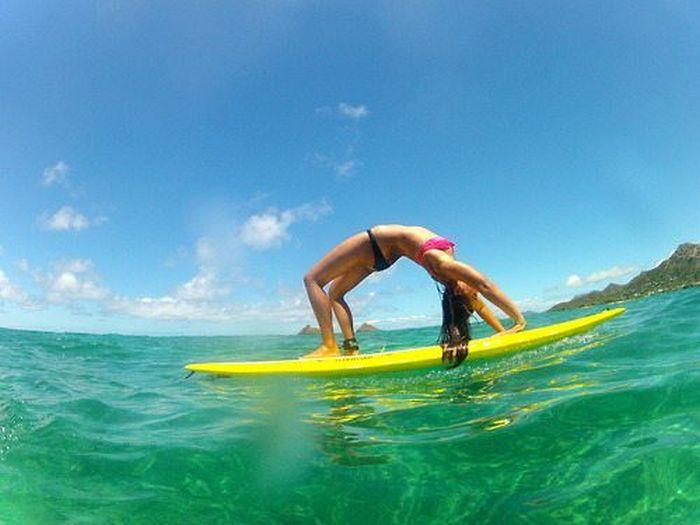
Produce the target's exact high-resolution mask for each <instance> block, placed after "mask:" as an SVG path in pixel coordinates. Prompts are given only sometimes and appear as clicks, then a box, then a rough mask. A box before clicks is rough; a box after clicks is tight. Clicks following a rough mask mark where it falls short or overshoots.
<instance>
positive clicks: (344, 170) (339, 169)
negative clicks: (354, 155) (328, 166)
mask: <svg viewBox="0 0 700 525" xmlns="http://www.w3.org/2000/svg"><path fill="white" fill-rule="evenodd" d="M356 165H357V161H354V160H348V161H345V162H342V163H340V164H338V165H336V166H335V173H336V175H338V177H340V178H346V177H349V176H350V175H352V173H353V171H354V170H355V167H356Z"/></svg>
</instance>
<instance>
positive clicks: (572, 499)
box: [0, 289, 700, 525]
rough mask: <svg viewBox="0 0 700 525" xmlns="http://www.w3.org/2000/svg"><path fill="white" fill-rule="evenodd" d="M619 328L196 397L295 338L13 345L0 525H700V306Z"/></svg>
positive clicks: (411, 335)
mask: <svg viewBox="0 0 700 525" xmlns="http://www.w3.org/2000/svg"><path fill="white" fill-rule="evenodd" d="M626 306H627V307H628V312H627V313H626V314H625V315H624V316H622V317H619V318H616V319H614V320H613V321H611V322H610V323H608V324H606V325H603V326H601V327H599V328H597V329H596V330H595V331H593V332H591V333H589V334H585V335H582V336H577V337H574V338H570V339H568V340H566V341H563V342H560V343H557V344H554V345H550V346H547V347H543V348H540V349H537V350H533V351H529V352H524V353H521V354H519V355H514V356H510V357H506V358H501V359H497V360H493V361H489V362H479V363H478V364H476V365H473V364H470V363H469V362H467V363H465V365H463V366H462V367H461V368H459V369H456V370H453V371H449V372H445V371H429V372H412V373H410V374H403V375H390V376H373V377H364V378H348V379H334V380H327V379H324V380H318V379H316V380H312V379H294V380H287V381H279V380H277V381H251V380H246V381H241V380H237V379H217V378H211V377H204V376H194V377H192V378H190V379H186V380H185V379H184V376H185V374H184V372H183V370H182V365H183V364H185V363H186V362H190V361H202V360H207V361H209V360H212V361H213V360H231V359H233V358H235V359H246V358H271V357H283V356H292V355H297V354H299V353H300V352H301V351H302V350H304V349H309V348H310V347H311V346H312V345H313V343H314V342H315V339H314V338H308V337H304V336H295V337H264V338H257V339H253V338H245V337H231V338H229V337H227V338H210V337H208V338H160V337H159V338H149V337H123V336H112V335H99V336H96V335H74V334H51V333H42V332H22V331H13V330H0V372H1V373H2V376H1V379H0V381H1V383H0V385H1V386H0V523H2V524H15V523H17V524H34V523H36V524H47V523H48V524H51V523H69V524H86V523H90V524H92V523H98V524H99V523H105V524H107V523H109V524H113V523H125V524H126V523H128V524H133V523H136V524H138V523H143V524H148V525H154V524H160V523H163V524H172V523H242V524H248V523H251V524H257V523H260V524H262V523H300V524H301V523H304V524H306V523H362V524H365V523H382V524H392V523H421V524H422V523H440V524H451V523H466V522H474V523H504V524H511V523H515V524H520V523H537V524H539V523H586V524H588V523H605V524H608V523H635V524H636V523H673V524H677V523H681V524H685V523H688V524H697V523H700V439H699V437H700V366H699V365H700V322H698V320H699V319H700V289H691V290H685V291H682V292H678V293H673V294H665V295H660V296H656V297H652V298H647V299H643V300H639V301H635V302H630V303H628V304H627V305H626ZM589 311H592V310H587V311H585V312H582V311H579V312H575V313H557V314H539V315H535V316H533V317H531V318H530V325H531V326H537V325H543V324H548V323H550V322H555V321H560V320H564V319H568V318H571V317H573V316H576V315H580V314H581V313H588V312H589ZM435 335H436V330H435V329H418V330H403V331H397V332H382V333H373V334H370V335H365V336H363V338H362V343H363V347H364V349H365V350H368V351H369V350H377V349H379V348H381V347H383V346H386V347H387V348H388V349H393V348H401V347H410V346H418V345H426V344H430V343H432V342H433V341H434V338H435Z"/></svg>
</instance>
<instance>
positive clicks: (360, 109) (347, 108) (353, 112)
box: [338, 102, 369, 120]
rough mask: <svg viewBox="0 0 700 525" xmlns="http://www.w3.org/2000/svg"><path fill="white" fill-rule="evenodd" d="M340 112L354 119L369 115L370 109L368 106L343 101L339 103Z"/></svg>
mask: <svg viewBox="0 0 700 525" xmlns="http://www.w3.org/2000/svg"><path fill="white" fill-rule="evenodd" d="M338 113H340V114H341V115H343V116H344V117H348V118H351V119H354V120H357V119H361V118H365V117H366V116H368V115H369V111H368V110H367V107H366V106H363V105H358V106H353V105H351V104H348V103H346V102H341V103H340V104H338Z"/></svg>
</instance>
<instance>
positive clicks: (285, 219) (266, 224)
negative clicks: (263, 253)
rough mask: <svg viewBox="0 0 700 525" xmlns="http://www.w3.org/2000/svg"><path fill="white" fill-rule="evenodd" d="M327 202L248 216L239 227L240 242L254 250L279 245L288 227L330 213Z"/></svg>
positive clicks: (285, 235) (287, 235)
mask: <svg viewBox="0 0 700 525" xmlns="http://www.w3.org/2000/svg"><path fill="white" fill-rule="evenodd" d="M331 211H332V208H331V207H330V205H329V204H328V203H326V202H325V201H324V202H321V203H320V204H316V205H312V204H304V205H302V206H298V207H296V208H290V209H288V210H284V211H277V210H275V209H271V210H268V211H267V212H264V213H259V214H255V215H252V216H251V217H249V218H248V219H247V220H246V221H245V223H243V226H242V227H241V230H240V233H239V238H240V240H241V242H243V243H244V244H246V245H248V246H250V247H251V248H254V249H256V250H268V249H270V248H273V247H275V246H279V245H280V244H282V243H283V242H284V241H285V240H286V239H287V238H288V237H289V233H288V230H289V227H290V226H291V225H292V224H294V223H295V222H299V221H315V220H317V219H319V218H320V217H322V216H324V215H327V214H329V213H331Z"/></svg>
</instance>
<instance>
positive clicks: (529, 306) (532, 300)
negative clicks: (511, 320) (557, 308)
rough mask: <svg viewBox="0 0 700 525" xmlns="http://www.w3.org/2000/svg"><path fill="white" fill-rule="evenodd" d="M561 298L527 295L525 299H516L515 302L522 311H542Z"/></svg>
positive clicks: (558, 301)
mask: <svg viewBox="0 0 700 525" xmlns="http://www.w3.org/2000/svg"><path fill="white" fill-rule="evenodd" d="M562 301H563V299H552V298H550V299H545V298H542V297H527V298H525V299H517V300H516V301H515V303H516V304H517V305H518V307H519V308H520V309H521V310H522V311H523V312H544V311H545V310H549V309H550V308H551V307H552V306H554V305H555V304H557V303H560V302H562Z"/></svg>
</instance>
